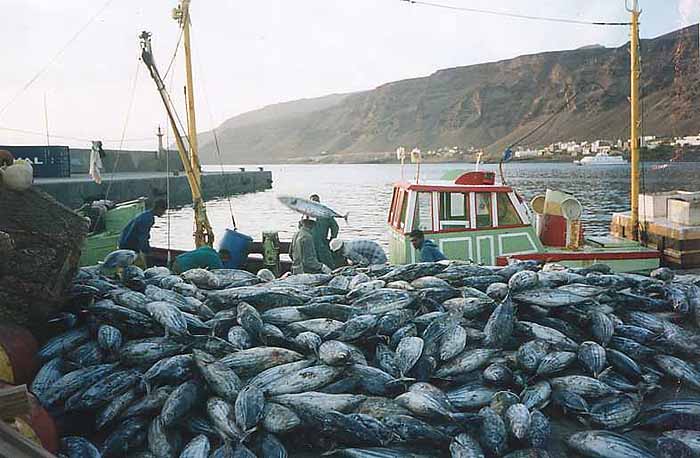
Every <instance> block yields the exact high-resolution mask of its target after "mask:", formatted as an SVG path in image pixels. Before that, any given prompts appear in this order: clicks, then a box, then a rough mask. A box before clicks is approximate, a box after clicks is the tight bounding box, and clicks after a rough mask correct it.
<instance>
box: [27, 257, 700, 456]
mask: <svg viewBox="0 0 700 458" xmlns="http://www.w3.org/2000/svg"><path fill="white" fill-rule="evenodd" d="M696 282H698V284H700V278H698V277H693V276H682V277H676V278H674V275H673V273H672V272H671V271H669V270H667V269H660V270H658V271H655V272H654V273H652V275H651V277H646V276H640V275H631V274H613V273H611V272H610V271H609V269H608V268H607V267H606V266H604V265H594V266H592V267H589V268H585V269H566V268H563V267H562V266H559V265H554V264H548V265H544V266H541V265H537V264H535V263H530V262H520V263H515V264H512V265H510V266H508V267H505V268H495V267H494V268H491V267H482V266H475V265H470V264H464V263H457V262H450V263H421V264H413V265H406V266H370V267H368V268H356V267H346V268H343V269H340V270H338V271H336V272H334V273H333V275H323V274H318V275H308V274H307V275H296V276H289V277H287V278H283V279H271V278H270V276H269V272H268V275H264V274H263V273H261V274H259V276H256V275H253V274H251V273H248V272H244V271H239V270H219V271H212V272H208V271H204V270H191V271H188V272H186V273H184V274H183V275H181V276H176V275H172V274H171V273H170V272H169V271H168V270H167V269H165V268H161V267H158V268H151V269H148V270H146V271H145V272H144V271H141V270H140V269H138V268H135V267H129V268H127V269H126V270H125V271H124V272H123V274H122V277H121V280H120V281H119V282H117V281H114V280H111V279H109V278H107V277H104V276H101V275H100V272H99V270H98V269H97V268H86V269H82V270H81V271H80V273H79V275H78V276H77V278H76V279H75V282H74V285H73V287H72V290H71V291H72V295H73V299H72V300H71V302H70V307H69V309H67V310H66V312H65V313H64V314H63V315H62V316H60V317H57V319H56V320H54V322H53V325H64V326H65V327H66V328H67V329H64V331H63V332H62V333H60V334H59V335H57V336H56V337H55V338H53V339H52V340H51V341H49V342H48V343H47V344H46V345H45V346H44V347H43V348H42V349H41V351H40V356H41V358H42V359H43V363H44V366H43V368H42V369H41V371H40V372H39V374H38V375H37V377H36V380H35V381H34V383H33V385H32V390H33V392H34V394H35V395H36V396H37V397H38V398H39V400H40V401H41V402H42V403H43V404H44V405H45V406H46V407H47V408H48V409H49V410H50V411H51V412H52V413H53V414H54V415H55V416H56V417H57V418H62V417H63V416H65V417H64V418H67V419H69V420H64V421H63V423H64V424H68V425H81V426H80V429H79V430H77V431H76V429H77V428H76V427H75V426H74V427H73V428H72V429H73V431H70V428H69V432H68V434H69V436H67V437H64V439H63V447H64V450H63V452H62V453H63V454H64V455H65V456H67V457H71V458H72V457H97V456H104V457H118V456H130V457H131V456H139V457H178V456H180V457H188V458H190V457H202V458H204V457H217V458H221V457H255V456H259V457H286V456H290V455H291V456H308V457H312V456H321V455H322V454H325V455H332V456H346V457H375V458H389V457H444V456H450V455H451V456H453V457H470V458H476V457H484V456H489V457H492V456H495V457H501V456H506V457H509V458H519V457H520V458H525V457H528V458H534V457H548V456H552V457H560V456H571V457H573V456H587V457H610V458H628V457H629V458H632V457H634V458H640V457H641V458H646V457H654V456H660V457H674V458H683V457H691V456H698V455H697V454H698V452H700V395H695V394H694V392H695V391H698V390H700V367H699V366H698V365H697V364H696V363H697V360H698V356H699V355H700V339H699V338H698V335H696V333H695V331H694V330H695V329H696V321H697V317H698V316H700V288H698V286H696V284H695V283H696ZM76 418H81V419H82V420H81V421H78V420H76ZM696 430H697V431H696Z"/></svg>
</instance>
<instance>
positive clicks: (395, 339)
mask: <svg viewBox="0 0 700 458" xmlns="http://www.w3.org/2000/svg"><path fill="white" fill-rule="evenodd" d="M417 336H418V328H416V325H415V324H413V323H410V324H407V325H406V326H404V327H402V328H399V329H397V330H396V332H395V333H393V334H392V335H391V339H389V346H391V347H392V348H396V346H397V345H398V344H399V342H401V339H403V338H404V337H417Z"/></svg>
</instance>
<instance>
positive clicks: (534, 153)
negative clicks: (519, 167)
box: [515, 149, 544, 159]
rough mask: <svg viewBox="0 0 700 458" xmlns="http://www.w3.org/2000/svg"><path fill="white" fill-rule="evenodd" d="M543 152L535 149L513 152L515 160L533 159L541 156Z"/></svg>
mask: <svg viewBox="0 0 700 458" xmlns="http://www.w3.org/2000/svg"><path fill="white" fill-rule="evenodd" d="M543 155H544V151H542V150H536V149H524V150H518V151H516V152H515V158H516V159H530V158H533V157H539V156H543Z"/></svg>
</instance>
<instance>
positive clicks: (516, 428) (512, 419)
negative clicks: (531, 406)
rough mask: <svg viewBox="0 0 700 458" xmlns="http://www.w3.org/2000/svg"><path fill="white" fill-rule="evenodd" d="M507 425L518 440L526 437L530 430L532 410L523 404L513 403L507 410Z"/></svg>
mask: <svg viewBox="0 0 700 458" xmlns="http://www.w3.org/2000/svg"><path fill="white" fill-rule="evenodd" d="M505 421H506V425H507V426H508V429H509V431H510V433H511V434H512V435H513V436H514V437H515V438H516V439H518V440H521V439H524V438H525V437H526V436H527V433H528V432H529V431H530V422H531V421H532V420H531V418H530V411H529V410H528V408H527V407H526V406H525V405H523V404H515V405H512V406H510V407H509V408H508V410H506V414H505Z"/></svg>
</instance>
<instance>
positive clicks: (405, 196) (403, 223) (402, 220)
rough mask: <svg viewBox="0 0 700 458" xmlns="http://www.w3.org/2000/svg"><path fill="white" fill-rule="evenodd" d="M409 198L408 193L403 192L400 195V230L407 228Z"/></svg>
mask: <svg viewBox="0 0 700 458" xmlns="http://www.w3.org/2000/svg"><path fill="white" fill-rule="evenodd" d="M408 196H409V194H408V193H407V192H406V191H401V192H400V193H399V200H400V201H401V204H400V205H401V217H400V218H399V228H401V229H403V228H405V227H406V211H407V210H408Z"/></svg>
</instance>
